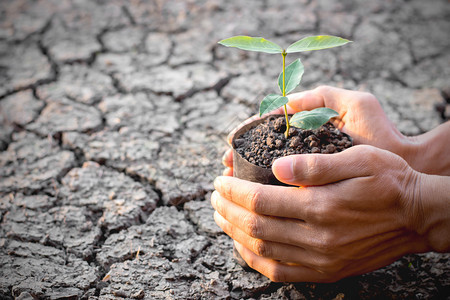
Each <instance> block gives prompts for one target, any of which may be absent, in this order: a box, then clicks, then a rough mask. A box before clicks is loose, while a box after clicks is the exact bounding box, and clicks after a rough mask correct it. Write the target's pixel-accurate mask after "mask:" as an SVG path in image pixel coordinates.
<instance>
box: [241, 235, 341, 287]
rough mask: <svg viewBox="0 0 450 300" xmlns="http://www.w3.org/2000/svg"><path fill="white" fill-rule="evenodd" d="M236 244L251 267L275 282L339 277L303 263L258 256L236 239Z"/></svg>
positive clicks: (329, 279)
mask: <svg viewBox="0 0 450 300" xmlns="http://www.w3.org/2000/svg"><path fill="white" fill-rule="evenodd" d="M234 245H235V247H236V250H237V251H238V252H239V254H240V255H241V256H242V258H243V259H244V260H245V261H246V262H247V264H248V265H249V266H250V268H252V269H254V270H256V271H258V272H260V273H261V274H263V275H264V276H266V277H268V278H269V279H270V280H272V281H275V282H333V281H336V280H338V279H339V278H329V277H328V276H327V275H326V274H324V273H321V272H319V271H316V270H314V269H311V268H308V267H305V266H302V265H295V264H286V263H282V262H279V261H276V260H273V259H270V258H266V257H262V256H258V255H256V254H254V253H253V252H252V251H250V250H249V249H247V248H246V247H244V246H243V245H242V244H240V243H238V242H236V241H235V242H234Z"/></svg>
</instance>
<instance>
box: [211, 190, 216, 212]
mask: <svg viewBox="0 0 450 300" xmlns="http://www.w3.org/2000/svg"><path fill="white" fill-rule="evenodd" d="M216 203H217V191H214V192H212V194H211V205H212V207H214V209H215V208H216Z"/></svg>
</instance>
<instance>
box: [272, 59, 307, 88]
mask: <svg viewBox="0 0 450 300" xmlns="http://www.w3.org/2000/svg"><path fill="white" fill-rule="evenodd" d="M303 71H304V68H303V64H302V62H301V61H300V58H298V59H296V60H294V62H293V63H291V64H290V65H289V66H287V68H286V71H285V72H286V74H285V85H286V94H288V93H290V92H292V91H293V90H294V89H295V88H296V87H297V86H298V85H299V83H300V81H301V80H302V76H303ZM278 86H279V87H280V91H281V93H283V71H281V73H280V76H278Z"/></svg>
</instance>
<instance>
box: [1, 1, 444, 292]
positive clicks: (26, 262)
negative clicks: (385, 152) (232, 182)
mask: <svg viewBox="0 0 450 300" xmlns="http://www.w3.org/2000/svg"><path fill="white" fill-rule="evenodd" d="M0 16H1V17H0V122H1V130H0V151H1V152H0V168H1V169H0V221H1V227H0V298H1V299H13V298H17V299H37V298H38V299H77V298H80V299H117V298H134V299H142V298H145V299H243V298H244V299H247V298H248V299H343V298H345V299H374V298H377V299H391V298H392V299H404V298H408V299H444V298H446V297H449V296H450V292H449V290H450V276H449V274H450V265H449V255H448V254H436V253H427V254H422V255H408V256H406V257H404V258H402V259H400V260H398V261H397V262H395V263H393V264H392V265H390V266H387V267H385V268H383V269H380V270H377V271H374V272H371V273H369V274H366V275H361V276H356V277H352V278H348V279H345V280H342V281H340V282H337V283H333V284H311V283H297V284H290V283H272V282H270V281H269V280H268V279H266V278H265V277H264V276H262V275H260V274H258V273H255V272H247V271H244V270H243V269H242V268H241V267H240V266H239V265H237V264H236V263H235V262H234V260H233V258H232V242H231V240H230V238H228V237H227V236H226V235H224V234H223V233H222V232H221V230H220V229H219V228H218V227H217V226H216V225H215V223H214V221H213V218H212V215H213V210H212V208H211V206H210V204H209V195H210V193H211V191H212V189H213V188H212V181H213V179H214V177H215V176H217V175H219V174H220V173H221V169H222V166H221V162H220V160H221V155H222V153H223V151H224V150H225V149H226V148H227V145H226V143H225V137H226V134H227V133H228V132H229V131H230V130H231V129H232V128H233V127H234V126H236V125H237V124H238V123H239V122H240V121H242V120H243V119H245V118H247V117H249V116H250V115H251V114H253V113H255V112H256V108H257V105H258V101H259V100H260V99H261V97H262V96H263V95H265V94H266V93H268V92H272V91H273V90H274V89H275V88H276V87H275V86H274V84H273V83H274V82H275V79H276V77H277V76H278V72H279V71H278V70H279V61H278V60H276V59H272V58H273V57H271V56H269V57H268V56H265V55H259V54H256V53H243V52H241V51H237V50H230V49H227V48H225V47H218V45H217V44H216V42H217V41H218V40H220V39H223V38H226V37H229V36H233V35H238V34H246V35H253V36H264V37H267V38H269V39H271V40H274V41H275V42H278V43H280V44H282V45H288V44H290V43H291V42H293V41H295V40H297V39H299V38H300V37H301V36H304V35H315V34H321V33H322V34H333V35H339V36H342V37H345V38H349V39H351V40H353V41H354V43H352V44H351V45H350V46H346V47H343V48H341V49H332V50H328V51H324V52H316V53H308V54H306V55H305V56H304V57H303V58H302V60H303V62H304V65H305V69H306V73H305V76H304V78H303V84H302V87H301V89H308V88H314V87H316V86H317V85H319V84H330V85H334V86H339V87H344V88H349V89H360V90H365V91H369V92H372V93H374V94H375V95H376V96H377V98H378V99H379V100H380V102H381V103H382V105H383V107H384V109H385V111H386V113H387V114H388V116H389V118H390V119H391V120H392V121H393V122H394V123H395V124H396V125H397V126H398V128H399V129H400V130H401V131H402V132H403V133H405V134H408V135H416V134H420V133H423V132H426V131H428V130H430V129H432V128H434V127H435V126H437V125H439V124H440V123H441V122H443V121H445V120H446V119H447V120H448V119H450V81H449V78H450V64H449V61H450V56H449V55H450V54H449V52H448V48H449V46H450V44H449V39H448V38H447V37H448V32H449V30H450V4H449V3H448V1H445V0H435V1H422V0H409V1H408V0H380V1H362V0H349V1H343V0H341V1H331V0H300V1H294V0H283V1H269V0H265V1H256V0H252V1H245V2H244V1H236V0H233V1H220V0H212V1H205V0H187V1H177V0H156V1H144V0H135V1H119V0H111V1H102V0H96V1H91V0H79V1H70V0H45V1H44V0H42V1H40V0H36V1H31V0H5V1H1V4H0Z"/></svg>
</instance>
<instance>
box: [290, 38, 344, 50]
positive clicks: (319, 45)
mask: <svg viewBox="0 0 450 300" xmlns="http://www.w3.org/2000/svg"><path fill="white" fill-rule="evenodd" d="M350 42H351V41H349V40H346V39H343V38H340V37H337V36H332V35H318V36H310V37H306V38H303V39H301V40H299V41H297V42H295V43H293V44H292V45H290V46H289V47H288V48H287V49H286V53H296V52H303V51H311V50H321V49H327V48H333V47H338V46H342V45H345V44H347V43H350Z"/></svg>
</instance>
